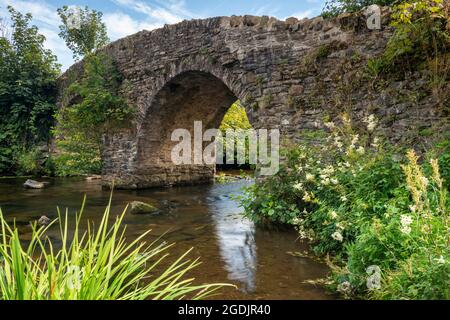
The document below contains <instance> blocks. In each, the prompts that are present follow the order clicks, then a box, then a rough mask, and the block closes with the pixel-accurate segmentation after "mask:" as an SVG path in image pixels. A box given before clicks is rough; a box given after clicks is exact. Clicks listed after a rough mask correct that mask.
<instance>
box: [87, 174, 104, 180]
mask: <svg viewBox="0 0 450 320" xmlns="http://www.w3.org/2000/svg"><path fill="white" fill-rule="evenodd" d="M101 179H102V176H100V175H93V176H89V177H86V181H95V180H101Z"/></svg>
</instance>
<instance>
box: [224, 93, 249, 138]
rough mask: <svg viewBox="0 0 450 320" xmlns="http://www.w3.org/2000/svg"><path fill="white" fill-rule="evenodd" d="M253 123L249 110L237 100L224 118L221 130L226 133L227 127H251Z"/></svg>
mask: <svg viewBox="0 0 450 320" xmlns="http://www.w3.org/2000/svg"><path fill="white" fill-rule="evenodd" d="M251 128H252V125H251V124H250V121H249V120H248V117H247V112H246V111H245V108H244V107H243V106H242V104H241V103H240V102H239V101H237V102H236V103H234V104H233V105H232V106H231V107H230V109H229V110H228V112H227V114H226V115H225V117H224V118H223V121H222V124H221V125H220V130H221V131H222V132H223V133H224V134H225V132H226V131H227V129H232V130H237V129H243V130H247V129H251Z"/></svg>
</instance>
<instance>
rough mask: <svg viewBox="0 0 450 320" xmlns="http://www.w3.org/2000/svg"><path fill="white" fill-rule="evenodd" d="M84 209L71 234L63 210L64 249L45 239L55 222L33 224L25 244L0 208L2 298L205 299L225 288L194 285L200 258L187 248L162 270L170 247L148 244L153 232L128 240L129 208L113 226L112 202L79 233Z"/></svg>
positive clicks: (62, 235)
mask: <svg viewBox="0 0 450 320" xmlns="http://www.w3.org/2000/svg"><path fill="white" fill-rule="evenodd" d="M83 207H84V204H83ZM82 211H83V210H81V213H80V214H79V215H77V216H76V222H75V231H74V234H73V235H70V236H69V234H70V233H71V232H70V231H69V230H68V213H67V211H66V213H65V215H64V217H63V216H62V215H61V214H59V220H58V221H59V229H60V231H61V235H60V236H61V248H60V249H56V248H55V247H54V244H53V243H52V241H50V239H48V238H47V237H46V232H47V230H48V229H49V228H51V227H52V225H50V226H48V227H44V228H39V229H38V228H37V227H36V226H35V225H34V226H33V234H32V238H31V240H30V242H29V244H28V245H27V247H24V246H23V244H22V242H21V241H20V237H19V234H18V231H17V229H15V228H14V226H10V225H8V224H7V223H6V221H5V220H4V218H3V215H2V213H1V211H0V225H1V229H0V230H1V237H0V300H144V299H154V300H178V299H183V298H187V297H189V298H193V299H202V298H205V297H207V296H209V295H211V294H212V293H214V292H215V291H217V290H218V289H220V288H221V287H223V286H224V285H222V284H210V285H193V284H192V281H193V279H189V278H186V274H187V273H188V272H189V271H190V270H192V269H193V268H195V267H196V266H198V265H199V262H198V260H194V261H191V260H189V259H187V255H188V254H189V252H187V253H186V254H184V255H182V256H181V257H180V258H178V259H177V260H176V261H175V262H174V263H173V264H171V265H170V266H169V267H166V268H165V269H161V263H162V261H163V260H166V258H167V256H168V254H167V251H168V250H170V247H171V246H170V245H165V244H157V243H151V244H146V243H144V242H143V239H144V238H145V237H146V236H147V235H148V233H149V232H145V233H144V234H142V235H141V236H140V237H139V238H138V239H136V240H134V241H132V242H129V243H127V242H126V239H125V236H124V229H123V227H122V222H123V218H124V214H125V212H126V210H125V211H124V212H123V213H122V214H121V215H120V216H118V217H117V218H116V219H115V222H114V223H113V224H112V225H109V219H110V204H109V205H108V207H107V208H106V210H105V213H104V216H103V218H102V220H101V223H100V225H99V226H98V229H97V230H96V231H94V228H93V227H90V228H88V231H87V232H86V233H81V232H80V221H81V217H82ZM63 218H64V219H63ZM54 223H55V222H54ZM54 223H53V224H54Z"/></svg>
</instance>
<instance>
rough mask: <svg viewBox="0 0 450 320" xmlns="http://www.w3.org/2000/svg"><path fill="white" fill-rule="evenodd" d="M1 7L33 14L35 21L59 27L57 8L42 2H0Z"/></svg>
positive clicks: (8, 0)
mask: <svg viewBox="0 0 450 320" xmlns="http://www.w3.org/2000/svg"><path fill="white" fill-rule="evenodd" d="M0 6H1V7H5V8H6V7H7V6H13V7H14V8H15V9H16V10H17V11H19V12H22V13H31V14H32V15H33V18H34V21H37V22H41V23H45V24H47V25H51V26H55V25H56V26H57V25H58V24H59V21H60V20H59V17H58V14H57V13H56V8H53V7H52V6H50V5H48V4H47V3H45V2H42V1H18V0H14V1H13V0H0ZM5 10H6V9H5Z"/></svg>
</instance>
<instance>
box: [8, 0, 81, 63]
mask: <svg viewBox="0 0 450 320" xmlns="http://www.w3.org/2000/svg"><path fill="white" fill-rule="evenodd" d="M9 5H11V6H13V7H14V9H16V10H17V11H19V12H21V13H31V14H32V15H33V24H36V25H37V26H38V27H39V32H40V33H41V34H42V35H44V36H45V38H46V41H45V47H46V48H47V49H50V50H51V51H52V52H53V53H54V54H55V55H56V56H57V57H58V62H59V63H60V64H62V66H63V70H65V69H67V68H68V67H69V66H70V65H71V64H72V63H73V59H72V53H71V51H70V50H69V49H68V48H67V46H66V44H65V42H64V40H62V39H61V38H60V37H59V35H58V33H59V29H58V26H59V24H60V19H59V17H58V14H57V12H56V8H55V7H53V6H51V5H49V4H48V3H46V2H43V1H18V0H14V1H12V0H0V6H1V7H2V11H3V10H5V11H6V9H4V8H6V7H7V6H9Z"/></svg>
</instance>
